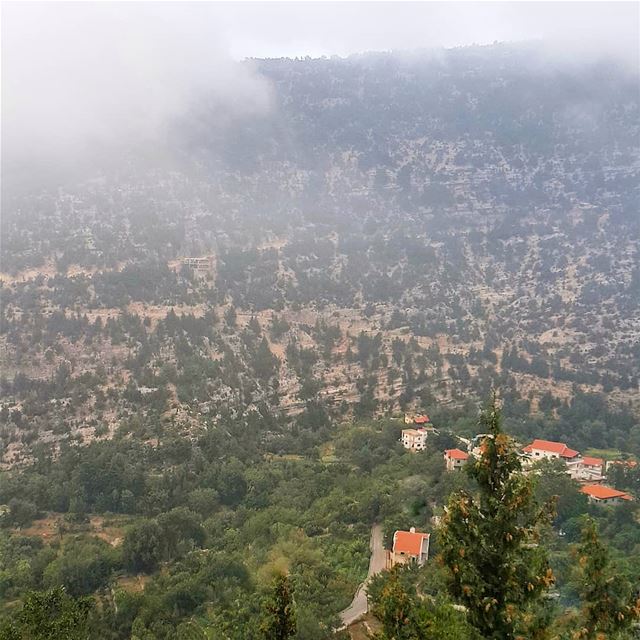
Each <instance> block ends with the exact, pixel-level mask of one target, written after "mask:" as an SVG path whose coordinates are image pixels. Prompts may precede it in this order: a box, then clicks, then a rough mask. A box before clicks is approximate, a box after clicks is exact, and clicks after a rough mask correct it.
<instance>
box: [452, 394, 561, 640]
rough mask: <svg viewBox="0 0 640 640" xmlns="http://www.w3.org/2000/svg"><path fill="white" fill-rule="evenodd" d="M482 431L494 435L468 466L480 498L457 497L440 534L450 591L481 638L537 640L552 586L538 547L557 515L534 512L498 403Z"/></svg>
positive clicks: (542, 510)
mask: <svg viewBox="0 0 640 640" xmlns="http://www.w3.org/2000/svg"><path fill="white" fill-rule="evenodd" d="M480 428H481V432H482V433H487V434H490V435H489V436H488V437H487V438H485V440H484V442H483V445H482V453H481V456H480V458H479V459H478V460H476V461H472V462H471V463H470V464H468V465H467V471H468V473H469V474H470V476H471V478H472V479H473V480H475V482H476V483H477V485H478V493H477V495H475V496H473V495H471V494H469V493H468V492H466V491H461V492H457V493H455V494H453V495H452V496H451V498H450V500H449V505H448V509H447V513H446V515H445V516H444V518H443V524H442V528H441V531H440V538H439V539H440V544H441V549H442V559H443V561H444V564H445V566H446V567H447V569H448V574H449V590H450V593H451V595H452V597H453V598H454V599H455V600H457V601H458V602H460V604H462V605H464V606H465V607H466V609H467V612H468V614H467V615H468V620H469V622H470V623H471V624H472V626H473V627H475V628H476V629H477V630H478V632H479V633H480V635H481V636H482V637H483V638H487V639H495V640H512V639H514V638H516V637H518V636H517V634H518V633H519V632H523V630H524V632H525V635H526V637H535V636H534V633H535V632H534V629H533V626H534V625H535V624H539V623H538V622H536V621H534V620H533V618H534V617H535V616H534V615H533V611H534V610H535V604H536V603H537V602H539V601H540V599H541V597H542V596H543V595H544V593H545V591H546V590H547V589H548V588H549V587H550V586H551V585H552V584H553V580H554V578H553V573H552V572H551V569H550V568H549V566H548V562H547V558H546V553H545V552H544V550H543V549H542V548H540V547H539V546H538V539H539V534H540V530H541V528H542V525H543V524H544V523H546V522H548V521H549V519H550V517H551V511H552V509H551V508H550V505H549V504H546V505H544V506H542V507H538V505H536V503H535V500H534V498H533V484H532V480H531V479H530V478H528V477H526V476H525V475H524V474H523V473H522V472H521V464H520V460H519V457H518V454H517V452H516V450H515V447H514V445H513V443H512V441H511V439H510V438H509V437H508V436H507V435H505V434H504V433H503V432H502V428H501V416H500V411H499V409H498V407H497V405H496V399H495V396H494V398H493V401H492V403H491V405H490V406H489V407H488V409H487V410H486V411H484V412H483V413H482V414H481V417H480Z"/></svg>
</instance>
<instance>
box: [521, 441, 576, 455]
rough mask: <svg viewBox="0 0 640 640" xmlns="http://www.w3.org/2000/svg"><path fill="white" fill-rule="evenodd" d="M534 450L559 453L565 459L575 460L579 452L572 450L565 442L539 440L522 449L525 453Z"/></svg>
mask: <svg viewBox="0 0 640 640" xmlns="http://www.w3.org/2000/svg"><path fill="white" fill-rule="evenodd" d="M534 449H537V450H538V451H546V452H548V453H557V454H558V455H560V456H562V457H563V458H575V457H576V456H577V455H578V453H579V452H578V451H576V450H575V449H570V448H569V447H568V446H567V445H566V444H565V443H564V442H553V441H552V440H538V439H537V438H536V439H535V440H534V441H533V442H532V443H531V444H529V445H527V446H526V447H524V449H522V450H523V451H524V452H525V453H530V452H531V451H533V450H534Z"/></svg>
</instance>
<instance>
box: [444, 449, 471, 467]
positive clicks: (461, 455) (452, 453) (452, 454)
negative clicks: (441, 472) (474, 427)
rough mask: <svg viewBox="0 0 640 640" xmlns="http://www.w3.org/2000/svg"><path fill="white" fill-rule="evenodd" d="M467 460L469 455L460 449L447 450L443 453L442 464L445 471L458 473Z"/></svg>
mask: <svg viewBox="0 0 640 640" xmlns="http://www.w3.org/2000/svg"><path fill="white" fill-rule="evenodd" d="M468 459H469V454H468V453H466V452H465V451H462V449H447V450H446V451H445V452H444V464H445V466H446V468H447V471H458V470H459V469H462V467H463V466H464V464H465V462H466V461H467V460H468Z"/></svg>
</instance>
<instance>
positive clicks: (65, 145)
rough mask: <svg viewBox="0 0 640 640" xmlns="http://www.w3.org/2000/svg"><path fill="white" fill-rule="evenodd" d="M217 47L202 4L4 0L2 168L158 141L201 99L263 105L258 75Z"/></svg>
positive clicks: (223, 107)
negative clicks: (26, 0) (9, 0)
mask: <svg viewBox="0 0 640 640" xmlns="http://www.w3.org/2000/svg"><path fill="white" fill-rule="evenodd" d="M225 51H226V44H225V42H224V41H223V40H222V36H221V34H220V31H219V29H218V27H217V24H216V20H215V16H214V15H213V13H212V11H211V5H209V4H205V3H191V4H174V3H57V2H56V3H17V2H16V3H5V4H4V5H3V14H2V79H3V87H2V119H3V130H2V134H3V139H2V151H3V167H4V171H6V170H11V169H12V168H16V167H21V168H29V167H30V166H34V167H35V166H39V165H43V164H44V165H51V166H55V165H57V164H60V163H62V164H73V163H77V162H79V161H80V162H85V161H87V160H90V159H91V158H92V157H94V156H96V155H99V154H104V153H110V152H114V151H115V150H118V149H120V148H122V146H123V145H124V146H126V147H129V148H130V147H134V146H135V145H139V144H145V143H146V142H149V141H150V142H153V143H154V144H157V143H158V142H159V141H161V140H162V139H163V136H165V135H166V129H167V126H168V124H169V123H170V122H171V121H172V119H174V118H176V117H179V116H181V115H183V114H184V113H185V112H186V111H187V110H188V109H189V108H190V107H191V105H192V104H193V103H194V102H195V101H197V100H201V99H203V98H206V99H207V100H208V101H210V102H212V103H215V105H216V106H217V108H218V110H219V111H226V112H228V113H229V114H232V115H233V117H241V116H242V115H255V114H257V113H263V112H266V111H268V109H269V108H270V103H271V94H270V88H269V85H268V84H267V82H266V81H265V80H264V79H263V78H261V77H259V76H258V75H256V74H254V73H253V72H252V70H251V67H250V66H249V65H242V64H240V63H238V62H236V61H233V60H231V59H230V58H229V56H228V55H227V54H226V52H225ZM4 171H3V172H4Z"/></svg>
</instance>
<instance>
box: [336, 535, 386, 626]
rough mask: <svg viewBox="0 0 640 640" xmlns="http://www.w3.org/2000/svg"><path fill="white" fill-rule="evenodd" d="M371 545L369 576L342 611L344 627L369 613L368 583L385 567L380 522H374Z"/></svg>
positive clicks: (341, 617)
mask: <svg viewBox="0 0 640 640" xmlns="http://www.w3.org/2000/svg"><path fill="white" fill-rule="evenodd" d="M369 546H370V548H371V557H370V558H369V571H368V573H367V577H366V579H365V581H364V582H363V583H362V584H361V585H360V586H359V587H358V590H357V591H356V595H355V596H353V600H352V601H351V604H350V605H349V606H348V607H347V608H346V609H345V610H344V611H341V612H340V619H341V620H342V628H343V629H344V628H345V627H348V626H349V625H350V624H351V623H352V622H355V621H356V620H357V619H358V618H360V617H362V616H363V615H364V614H365V613H367V609H368V603H367V584H368V583H369V580H370V579H371V577H372V576H375V575H376V573H379V572H380V571H382V570H383V569H384V565H385V552H384V547H383V546H382V527H381V526H380V525H379V524H374V525H373V527H371V542H370V543H369Z"/></svg>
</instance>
